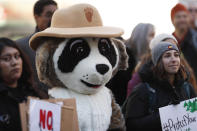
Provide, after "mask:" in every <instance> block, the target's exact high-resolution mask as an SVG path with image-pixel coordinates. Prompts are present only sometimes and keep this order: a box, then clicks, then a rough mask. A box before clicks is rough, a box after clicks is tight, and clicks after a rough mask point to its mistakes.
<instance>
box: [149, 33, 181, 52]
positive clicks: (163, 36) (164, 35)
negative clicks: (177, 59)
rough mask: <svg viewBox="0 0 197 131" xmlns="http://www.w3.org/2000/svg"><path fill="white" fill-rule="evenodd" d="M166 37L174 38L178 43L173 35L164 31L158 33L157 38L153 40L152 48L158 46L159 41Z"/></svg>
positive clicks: (150, 45)
mask: <svg viewBox="0 0 197 131" xmlns="http://www.w3.org/2000/svg"><path fill="white" fill-rule="evenodd" d="M165 39H173V40H174V41H175V42H176V43H178V41H177V40H176V38H175V37H174V36H173V35H170V34H165V33H163V34H159V35H157V36H156V37H155V38H153V39H152V40H151V42H150V44H149V48H150V49H151V50H152V49H153V47H154V46H156V45H157V44H158V43H159V42H161V41H163V40H165Z"/></svg>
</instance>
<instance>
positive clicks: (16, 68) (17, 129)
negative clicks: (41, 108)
mask: <svg viewBox="0 0 197 131" xmlns="http://www.w3.org/2000/svg"><path fill="white" fill-rule="evenodd" d="M28 96H35V97H39V98H47V94H44V92H42V91H41V90H39V89H37V88H36V86H35V85H34V80H33V74H32V69H31V67H30V64H29V61H28V60H27V59H26V57H25V55H24V53H23V52H22V51H21V50H20V48H19V47H18V46H17V45H16V43H15V42H14V41H12V40H10V39H8V38H0V131H21V123H20V115H19V114H20V113H19V103H21V102H23V101H26V100H27V97H28Z"/></svg>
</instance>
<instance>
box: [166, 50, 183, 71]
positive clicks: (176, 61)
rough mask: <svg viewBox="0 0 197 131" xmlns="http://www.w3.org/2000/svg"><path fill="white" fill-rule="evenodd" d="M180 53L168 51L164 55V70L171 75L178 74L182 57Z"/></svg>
mask: <svg viewBox="0 0 197 131" xmlns="http://www.w3.org/2000/svg"><path fill="white" fill-rule="evenodd" d="M179 55H180V54H179V52H177V51H176V50H169V51H166V52H165V53H164V54H163V55H162V62H163V65H164V69H165V71H166V72H167V73H169V74H175V73H177V72H178V70H179V67H180V56H179Z"/></svg>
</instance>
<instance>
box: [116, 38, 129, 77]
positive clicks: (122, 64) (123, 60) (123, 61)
mask: <svg viewBox="0 0 197 131" xmlns="http://www.w3.org/2000/svg"><path fill="white" fill-rule="evenodd" d="M112 41H113V43H114V44H115V46H116V48H117V49H118V53H119V62H118V66H117V68H116V69H115V70H114V71H113V75H115V73H116V72H117V71H118V70H126V69H127V68H128V55H127V52H126V47H125V44H124V43H123V42H122V41H121V40H118V39H115V38H112Z"/></svg>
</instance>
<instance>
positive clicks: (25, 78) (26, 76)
mask: <svg viewBox="0 0 197 131" xmlns="http://www.w3.org/2000/svg"><path fill="white" fill-rule="evenodd" d="M5 47H13V48H15V49H17V50H18V51H19V53H20V55H21V58H22V61H23V71H22V75H21V77H20V78H19V81H18V82H19V83H24V84H25V85H27V86H28V87H34V86H35V85H34V82H33V81H34V79H33V70H32V68H31V66H30V62H29V61H28V59H27V58H26V55H25V54H24V53H23V51H22V50H21V49H20V48H19V47H18V46H17V45H16V43H15V42H14V41H12V40H10V39H8V38H0V55H1V53H2V51H3V49H4V48H5ZM0 70H1V69H0ZM0 81H1V82H2V81H3V79H2V76H1V75H0Z"/></svg>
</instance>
